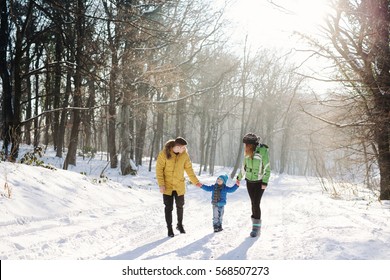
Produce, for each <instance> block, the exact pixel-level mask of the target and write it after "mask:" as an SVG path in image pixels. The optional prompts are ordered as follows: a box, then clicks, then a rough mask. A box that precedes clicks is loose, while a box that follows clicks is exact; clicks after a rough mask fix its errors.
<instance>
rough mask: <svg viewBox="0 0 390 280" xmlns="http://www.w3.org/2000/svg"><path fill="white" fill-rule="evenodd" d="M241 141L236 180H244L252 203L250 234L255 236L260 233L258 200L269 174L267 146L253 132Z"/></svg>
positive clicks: (266, 183)
mask: <svg viewBox="0 0 390 280" xmlns="http://www.w3.org/2000/svg"><path fill="white" fill-rule="evenodd" d="M242 142H243V143H244V144H245V152H244V154H245V158H244V162H243V165H242V168H241V170H240V173H239V174H238V176H237V180H238V181H241V180H242V179H245V180H246V187H247V190H248V194H249V197H250V199H251V203H252V215H251V218H252V231H251V233H250V236H251V237H256V236H259V235H260V228H261V209H260V201H261V197H262V196H263V193H264V191H265V189H266V187H267V185H268V180H269V177H270V175H271V168H270V163H269V154H268V146H267V145H265V144H260V137H258V136H257V135H256V134H254V133H248V134H246V135H245V136H244V138H243V139H242Z"/></svg>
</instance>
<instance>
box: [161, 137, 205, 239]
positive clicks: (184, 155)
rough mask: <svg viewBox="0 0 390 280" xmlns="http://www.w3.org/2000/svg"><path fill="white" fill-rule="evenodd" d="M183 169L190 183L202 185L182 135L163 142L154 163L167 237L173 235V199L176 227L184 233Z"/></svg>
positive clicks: (184, 188) (184, 189) (184, 190)
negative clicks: (161, 195) (161, 197)
mask: <svg viewBox="0 0 390 280" xmlns="http://www.w3.org/2000/svg"><path fill="white" fill-rule="evenodd" d="M184 171H185V172H186V173H187V175H188V177H189V178H190V180H191V183H193V184H194V185H196V186H198V187H200V186H202V184H201V183H200V182H199V180H198V178H197V177H196V175H195V172H194V170H193V168H192V163H191V159H190V156H189V155H188V152H187V141H186V140H185V139H184V138H182V137H177V138H176V139H175V140H169V141H168V142H167V143H165V146H164V149H163V150H162V151H161V152H160V153H159V155H158V157H157V163H156V178H157V183H158V186H159V188H160V192H161V193H162V194H163V200H164V205H165V221H166V223H167V228H168V236H169V237H174V236H175V234H174V233H173V229H172V211H173V200H175V203H176V212H177V227H176V229H177V230H179V231H180V233H186V232H185V230H184V227H183V212H184V211H183V206H184V194H185V192H186V187H185V180H184Z"/></svg>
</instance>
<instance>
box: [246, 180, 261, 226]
mask: <svg viewBox="0 0 390 280" xmlns="http://www.w3.org/2000/svg"><path fill="white" fill-rule="evenodd" d="M246 188H247V190H248V194H249V197H250V199H251V203H252V216H251V217H252V218H254V219H261V210H260V201H261V197H262V196H263V193H264V190H263V189H262V188H261V181H260V182H250V181H246Z"/></svg>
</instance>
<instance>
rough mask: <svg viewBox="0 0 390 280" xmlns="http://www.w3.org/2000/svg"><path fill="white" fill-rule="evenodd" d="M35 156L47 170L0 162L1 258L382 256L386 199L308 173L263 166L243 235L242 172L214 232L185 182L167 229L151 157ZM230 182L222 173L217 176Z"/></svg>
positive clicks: (199, 198)
mask: <svg viewBox="0 0 390 280" xmlns="http://www.w3.org/2000/svg"><path fill="white" fill-rule="evenodd" d="M43 160H44V161H45V163H51V164H52V165H53V166H55V167H56V168H57V169H56V170H50V169H47V168H43V167H37V166H28V165H24V164H18V163H9V162H1V163H0V229H1V230H0V259H2V260H36V259H41V260H50V259H56V260H79V259H88V260H98V259H106V260H112V259H114V260H168V259H180V260H193V259H194V260H234V259H238V260H259V259H262V260H312V259H314V260H352V259H360V260H378V259H382V260H389V259H390V202H389V201H382V202H379V201H378V200H377V198H376V196H375V195H374V193H373V192H371V191H368V190H366V189H363V188H359V187H356V186H351V187H350V188H345V187H343V189H341V188H340V189H339V191H338V194H339V195H337V196H335V195H333V194H334V192H333V191H332V193H329V192H325V191H324V188H323V186H322V185H321V184H320V183H319V180H318V179H316V178H306V177H299V176H290V175H276V174H272V176H271V180H270V182H269V186H268V188H267V189H266V191H265V193H264V195H263V198H262V202H261V209H262V223H263V226H262V231H261V236H260V237H259V238H251V237H249V232H250V229H251V219H250V215H251V204H250V200H249V196H248V193H247V190H246V186H245V182H244V181H243V182H242V184H241V186H240V188H239V189H238V190H237V191H236V192H234V193H229V194H228V198H227V205H226V206H225V214H224V220H223V227H224V230H223V231H222V232H219V233H214V232H213V228H212V208H211V203H210V193H209V192H205V191H203V190H201V189H198V188H197V187H195V186H194V185H191V184H188V185H187V192H186V195H185V209H184V222H183V223H184V227H185V229H186V231H187V233H186V234H180V233H179V232H178V231H175V237H173V238H170V237H167V230H166V225H165V220H164V205H163V201H162V194H161V193H160V192H159V190H158V187H157V182H156V178H155V172H154V170H155V169H154V164H155V163H154V162H153V168H152V171H151V172H149V171H148V168H147V166H148V161H147V160H145V162H144V166H141V167H139V170H138V174H137V175H136V176H130V175H129V176H122V175H120V171H119V169H110V168H109V167H107V168H106V169H104V168H105V167H106V165H107V162H106V161H105V159H104V158H103V159H102V158H100V156H97V157H96V158H95V159H87V158H86V159H84V160H83V159H82V158H80V157H78V161H77V166H71V168H70V170H69V171H65V170H62V169H61V166H62V162H63V159H60V158H56V157H54V153H53V152H47V153H46V154H45V156H44V158H43ZM193 165H194V169H195V171H196V172H198V170H199V166H198V165H197V164H193ZM103 169H104V174H105V176H106V178H103V179H101V178H99V174H100V173H101V172H102V170H103ZM231 170H232V168H227V167H218V168H217V172H215V174H214V175H213V176H211V175H210V174H208V173H202V174H201V175H200V176H199V179H200V180H201V182H202V183H205V184H212V183H214V182H215V180H216V178H217V176H218V175H219V174H222V173H227V174H230V172H231ZM233 184H234V181H232V180H230V179H229V181H228V184H227V185H228V186H232V185H233ZM6 185H7V186H8V189H5V188H4V186H6ZM9 189H10V190H11V197H10V198H9V197H8V194H9V193H8V190H9ZM173 219H174V221H175V220H176V213H175V210H174V212H173Z"/></svg>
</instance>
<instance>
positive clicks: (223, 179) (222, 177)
mask: <svg viewBox="0 0 390 280" xmlns="http://www.w3.org/2000/svg"><path fill="white" fill-rule="evenodd" d="M218 179H221V180H222V181H223V183H224V184H225V185H226V183H227V180H228V175H226V174H223V175H219V176H218V178H217V180H218Z"/></svg>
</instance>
